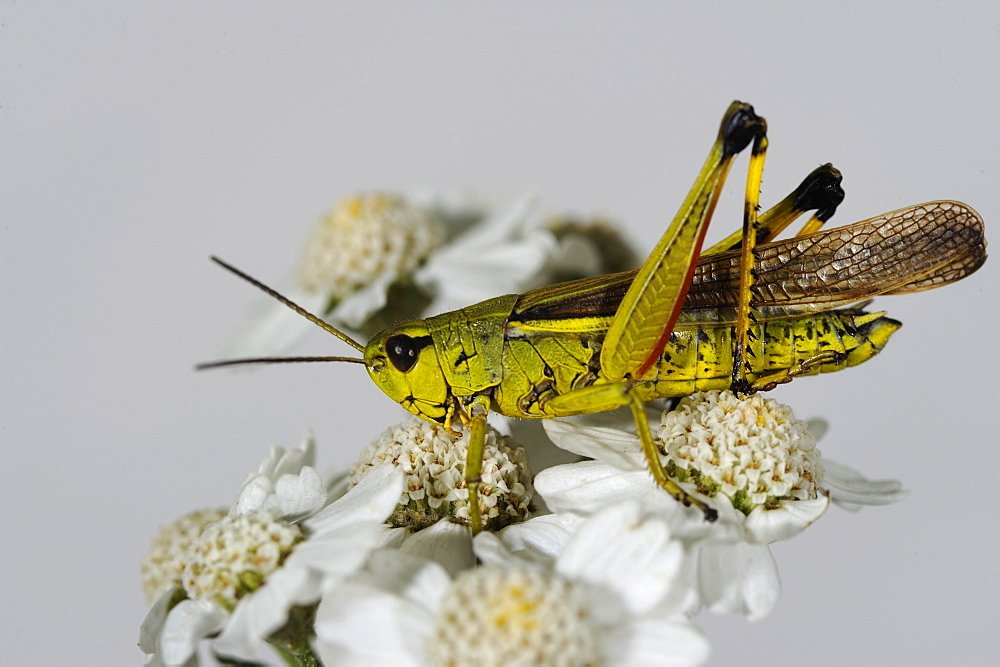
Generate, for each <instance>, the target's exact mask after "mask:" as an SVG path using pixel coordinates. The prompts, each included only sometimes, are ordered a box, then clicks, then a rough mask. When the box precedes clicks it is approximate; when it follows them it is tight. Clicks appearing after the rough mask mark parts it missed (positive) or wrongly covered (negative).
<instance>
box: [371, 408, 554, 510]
mask: <svg viewBox="0 0 1000 667" xmlns="http://www.w3.org/2000/svg"><path fill="white" fill-rule="evenodd" d="M468 448H469V434H468V433H465V434H464V435H462V436H461V437H457V436H455V435H452V434H451V433H449V432H448V431H447V430H445V428H444V427H443V426H440V425H439V424H431V423H428V422H424V421H419V420H416V419H414V420H411V421H408V422H404V423H403V424H400V425H398V426H395V427H393V428H391V429H389V430H387V431H386V432H385V433H383V434H382V435H381V436H379V438H378V439H376V440H375V441H374V442H372V444H371V445H369V446H368V447H367V448H365V450H364V451H363V452H361V456H360V457H359V458H358V462H357V463H355V464H354V465H353V466H351V482H352V483H353V484H357V483H358V481H359V480H360V479H361V478H362V477H363V476H364V474H365V473H366V472H367V471H368V470H369V469H370V468H371V467H372V466H376V465H379V464H381V463H384V462H385V461H391V462H392V463H393V464H394V465H397V466H399V467H401V468H402V469H403V472H404V473H405V480H406V482H405V483H406V491H405V492H404V493H403V495H402V497H401V499H400V504H399V506H398V507H397V508H396V510H395V511H394V512H393V514H392V516H390V517H389V523H390V524H391V525H393V526H396V527H401V526H406V527H409V528H411V529H413V530H420V529H422V528H426V527H428V526H430V525H433V524H435V523H437V521H438V520H439V519H441V518H444V517H453V518H456V519H459V520H460V521H462V522H463V523H466V522H468V520H469V503H468V498H469V492H468V489H467V488H466V486H465V458H466V456H467V454H468ZM533 496H534V489H533V488H532V486H531V471H530V470H529V469H528V463H527V457H526V456H525V454H524V450H523V449H521V448H520V447H518V446H516V445H515V443H514V442H513V441H512V440H511V439H510V438H507V437H505V436H501V435H500V434H499V433H497V432H496V431H495V430H494V429H492V428H487V430H486V444H485V447H484V450H483V471H482V484H480V486H479V510H480V515H481V516H482V517H483V521H484V526H485V527H486V529H487V530H499V529H500V528H503V527H504V526H506V525H508V524H511V523H515V522H517V521H524V520H525V519H527V518H528V516H529V515H530V512H531V508H530V505H531V499H532V497H533Z"/></svg>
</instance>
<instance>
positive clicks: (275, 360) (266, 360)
mask: <svg viewBox="0 0 1000 667" xmlns="http://www.w3.org/2000/svg"><path fill="white" fill-rule="evenodd" d="M303 361H349V362H351V363H352V364H363V363H365V360H364V359H358V358H357V357H249V358H247V359H226V360H225V361H209V362H207V363H204V364H198V365H197V366H195V367H194V369H195V370H196V371H204V370H207V369H209V368H222V367H223V366H238V365H240V364H287V363H298V362H303Z"/></svg>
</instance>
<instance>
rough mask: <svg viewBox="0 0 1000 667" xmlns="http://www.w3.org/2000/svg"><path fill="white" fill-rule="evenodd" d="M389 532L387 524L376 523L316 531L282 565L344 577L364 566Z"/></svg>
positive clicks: (296, 547)
mask: <svg viewBox="0 0 1000 667" xmlns="http://www.w3.org/2000/svg"><path fill="white" fill-rule="evenodd" d="M387 532H388V529H387V526H384V525H379V524H378V523H376V522H359V523H357V524H354V525H349V526H340V527H338V528H336V529H334V530H329V531H326V532H324V533H322V534H316V535H314V536H313V537H312V538H310V539H308V540H306V541H305V542H300V543H299V544H297V545H296V546H295V550H294V551H292V553H291V554H290V555H289V556H288V558H287V559H285V563H284V565H283V567H285V568H308V569H311V570H314V571H317V572H322V573H323V574H324V575H326V576H328V577H338V578H339V577H344V576H346V575H348V574H351V573H352V572H354V571H355V570H357V569H358V568H359V567H361V565H362V564H363V563H364V561H365V558H366V557H367V556H368V554H369V553H370V552H371V551H372V550H374V549H376V548H378V547H379V546H381V544H382V542H383V538H384V537H385V534H386V533H387Z"/></svg>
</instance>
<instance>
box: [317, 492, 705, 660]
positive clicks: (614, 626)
mask: <svg viewBox="0 0 1000 667" xmlns="http://www.w3.org/2000/svg"><path fill="white" fill-rule="evenodd" d="M560 521H561V520H560V519H559V518H557V517H541V518H539V519H533V520H531V521H529V522H527V523H524V524H518V525H516V526H511V527H510V528H508V529H505V530H504V531H502V532H501V533H499V534H498V535H499V536H497V535H495V534H492V533H480V534H479V535H477V536H476V539H475V549H476V554H477V555H478V556H479V558H480V559H481V560H482V561H483V563H484V564H483V565H482V566H481V567H477V568H473V569H467V570H464V571H462V572H461V573H460V574H459V575H458V576H456V577H454V578H452V577H450V576H449V575H448V573H447V572H446V571H445V569H444V568H442V567H441V566H440V565H438V564H437V563H434V562H430V561H426V560H423V559H419V558H414V557H413V556H411V555H409V554H404V553H400V552H398V551H392V550H382V551H379V552H376V553H375V554H373V557H372V558H371V559H370V561H369V563H368V564H367V566H366V568H365V570H363V571H362V572H360V573H358V574H357V575H355V576H353V577H351V578H350V579H349V580H348V581H346V582H344V583H343V584H341V585H338V586H335V587H332V588H330V589H329V590H328V591H327V593H326V594H325V595H324V597H323V600H322V602H321V603H320V607H319V609H318V610H317V619H316V636H317V648H318V650H319V653H320V655H321V657H322V658H323V659H324V661H326V662H327V664H347V665H351V664H356V665H361V664H392V665H424V664H476V665H532V664H562V665H592V664H602V663H608V664H698V663H700V662H702V661H704V660H705V658H706V657H707V653H708V645H707V642H706V641H705V640H704V638H703V637H702V636H701V634H700V633H699V632H698V631H697V629H696V628H694V626H692V625H691V624H690V622H689V621H688V620H687V619H685V618H684V617H683V616H678V615H676V614H674V613H672V612H670V611H668V610H666V609H665V608H664V607H663V601H664V600H665V599H666V598H667V597H668V594H669V592H670V588H671V586H672V585H673V583H674V582H675V580H676V578H677V576H678V573H679V572H680V571H681V569H682V559H683V558H682V557H683V548H682V546H681V544H680V543H679V542H677V541H676V540H675V539H673V537H672V535H671V534H670V531H669V528H668V527H667V524H666V523H665V522H664V521H662V520H659V519H658V518H655V517H648V516H644V515H643V513H642V511H641V509H640V507H639V505H638V504H636V503H623V504H619V505H615V506H612V507H608V508H606V509H605V510H603V511H602V512H599V513H597V514H596V515H595V516H593V517H591V518H590V519H587V520H580V521H576V520H574V519H568V520H566V521H562V522H561V523H560ZM534 522H540V523H542V524H545V525H546V526H547V527H548V528H551V529H552V530H546V529H538V528H537V527H535V526H533V525H532V524H533V523H534ZM508 531H515V532H516V533H517V534H518V536H517V537H511V539H510V540H505V539H504V537H503V536H504V535H505V534H506V533H507V532H508ZM553 531H554V532H553ZM560 532H561V533H562V534H563V536H562V537H554V538H553V539H555V540H556V541H557V542H559V543H560V548H559V549H558V551H559V553H558V555H556V556H554V557H550V556H548V555H546V554H545V553H542V552H536V551H534V550H533V549H531V548H528V547H527V546H525V545H526V544H527V543H528V542H531V541H532V538H531V537H527V538H526V536H535V537H540V536H542V535H545V534H555V533H560ZM541 541H542V542H544V541H545V539H544V538H541ZM518 547H521V548H518ZM370 637H378V638H379V639H378V641H370V640H369V639H368V638H370Z"/></svg>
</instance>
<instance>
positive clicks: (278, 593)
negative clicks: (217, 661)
mask: <svg viewBox="0 0 1000 667" xmlns="http://www.w3.org/2000/svg"><path fill="white" fill-rule="evenodd" d="M321 584H322V577H321V576H320V575H319V574H318V573H316V572H310V571H309V570H306V569H304V568H287V567H283V568H281V569H280V570H277V571H275V572H273V573H272V574H271V575H270V576H268V578H267V580H266V581H265V582H264V585H263V586H261V587H260V588H258V589H257V590H256V591H254V592H253V593H252V594H251V595H248V596H246V597H245V598H243V599H242V600H240V601H239V603H238V604H237V605H236V609H234V610H233V614H232V616H230V618H229V622H228V623H227V624H226V628H225V630H223V631H222V634H221V635H219V638H218V639H217V640H216V641H215V642H214V648H215V649H216V650H217V651H218V652H219V653H221V654H223V655H227V656H234V657H237V658H242V659H244V660H252V659H253V658H254V657H256V656H257V655H259V654H260V651H261V649H262V646H263V642H264V640H266V639H267V638H268V637H269V636H271V634H273V633H274V631H275V630H278V629H279V628H281V626H283V625H284V624H285V621H287V620H288V611H289V609H290V608H291V607H292V606H294V605H302V604H311V603H313V602H316V601H317V600H318V599H319V592H320V587H321Z"/></svg>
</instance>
